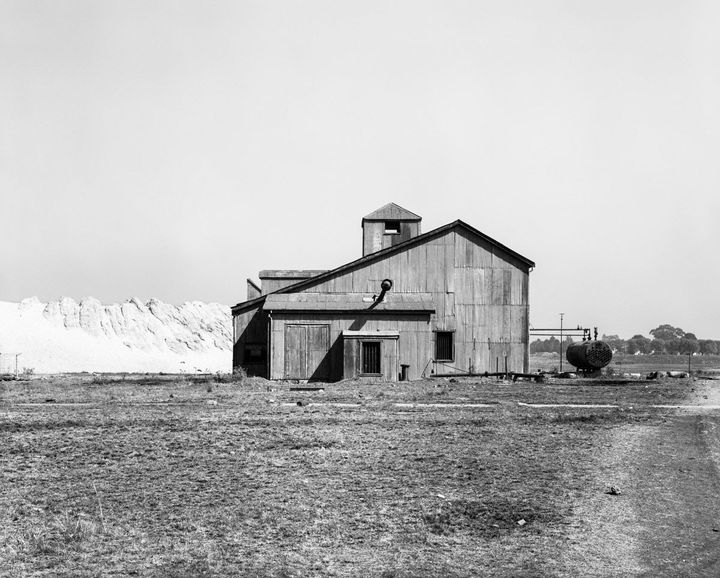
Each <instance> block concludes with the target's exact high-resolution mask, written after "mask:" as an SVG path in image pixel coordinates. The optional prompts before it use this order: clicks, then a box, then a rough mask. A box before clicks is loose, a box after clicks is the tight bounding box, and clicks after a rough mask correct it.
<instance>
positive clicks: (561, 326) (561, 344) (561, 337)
mask: <svg viewBox="0 0 720 578" xmlns="http://www.w3.org/2000/svg"><path fill="white" fill-rule="evenodd" d="M564 316H565V314H564V313H561V314H560V373H562V355H563V351H562V347H563V336H562V331H563V317H564Z"/></svg>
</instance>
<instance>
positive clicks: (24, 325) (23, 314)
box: [0, 297, 232, 373]
mask: <svg viewBox="0 0 720 578" xmlns="http://www.w3.org/2000/svg"><path fill="white" fill-rule="evenodd" d="M231 342H232V321H231V315H230V308H229V307H227V306H225V305H220V304H218V303H203V302H200V301H191V302H186V303H183V304H182V305H169V304H167V303H163V302H162V301H158V300H157V299H151V300H150V301H147V302H145V303H143V302H142V301H141V300H139V299H137V298H135V297H133V298H132V299H130V300H128V301H126V302H125V303H114V304H112V305H103V304H102V303H100V301H98V300H97V299H94V298H92V297H88V298H85V299H83V300H81V301H80V303H78V302H76V301H75V300H74V299H71V298H68V297H63V298H61V299H59V300H58V301H51V302H50V303H41V302H40V301H38V299H37V298H36V297H32V298H29V299H25V300H23V301H22V302H20V303H8V302H4V301H0V355H10V354H15V353H20V354H22V355H21V356H20V357H19V358H18V367H19V368H20V371H21V372H22V369H23V368H31V369H33V370H34V371H35V373H63V372H78V371H91V372H92V371H96V372H125V371H127V372H161V371H163V372H183V373H197V372H206V371H207V372H217V371H223V372H226V371H230V369H231V365H232V351H231V348H232V343H231Z"/></svg>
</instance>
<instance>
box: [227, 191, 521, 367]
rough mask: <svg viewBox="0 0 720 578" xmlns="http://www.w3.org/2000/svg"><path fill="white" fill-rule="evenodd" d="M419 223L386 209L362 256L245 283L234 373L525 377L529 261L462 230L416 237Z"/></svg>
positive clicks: (374, 221)
mask: <svg viewBox="0 0 720 578" xmlns="http://www.w3.org/2000/svg"><path fill="white" fill-rule="evenodd" d="M421 220H422V219H421V218H420V217H419V216H418V215H416V214H414V213H411V212H410V211H408V210H406V209H403V208H402V207H399V206H398V205H396V204H394V203H390V204H388V205H385V206H384V207H381V208H380V209H378V210H377V211H375V212H373V213H370V214H369V215H367V216H366V217H364V218H363V219H362V230H363V243H362V247H363V256H362V257H360V258H359V259H357V260H355V261H352V262H350V263H346V264H344V265H341V266H340V267H337V268H335V269H332V270H329V271H325V270H322V271H319V270H297V271H295V270H265V271H261V272H260V285H257V284H256V283H254V282H253V281H251V280H248V295H247V299H248V300H247V301H245V302H243V303H238V304H237V305H235V306H234V307H233V308H232V314H233V343H234V346H233V367H234V368H243V369H244V370H245V371H246V372H247V373H248V375H258V376H262V377H267V378H269V379H297V380H319V381H337V380H340V379H347V378H356V377H370V378H374V379H383V380H387V381H395V380H397V379H399V378H400V376H404V377H406V378H407V379H417V378H420V377H422V376H424V375H431V374H433V373H442V374H445V373H465V372H472V373H482V372H485V371H488V372H495V371H497V370H499V371H505V369H507V370H509V371H523V372H527V371H528V364H529V363H528V355H529V348H528V327H529V325H528V313H529V311H528V308H529V305H528V286H529V273H530V270H531V269H532V268H533V267H534V266H535V264H534V263H533V262H532V261H531V260H530V259H528V258H526V257H523V256H522V255H520V254H518V253H516V252H515V251H513V250H512V249H509V248H508V247H506V246H505V245H502V244H501V243H499V242H498V241H496V240H495V239H492V238H490V237H488V236H487V235H484V234H483V233H481V232H480V231H478V230H477V229H475V228H473V227H471V226H470V225H468V224H467V223H464V222H463V221H460V220H458V221H454V222H452V223H449V224H447V225H444V226H442V227H439V228H437V229H434V230H432V231H430V232H428V233H421V230H420V224H421Z"/></svg>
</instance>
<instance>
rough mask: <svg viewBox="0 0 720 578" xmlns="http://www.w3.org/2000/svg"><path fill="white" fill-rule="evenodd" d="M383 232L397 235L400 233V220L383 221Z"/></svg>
mask: <svg viewBox="0 0 720 578" xmlns="http://www.w3.org/2000/svg"><path fill="white" fill-rule="evenodd" d="M385 234H386V235H399V234H400V221H385Z"/></svg>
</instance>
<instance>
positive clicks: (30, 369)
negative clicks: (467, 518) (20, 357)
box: [22, 367, 35, 375]
mask: <svg viewBox="0 0 720 578" xmlns="http://www.w3.org/2000/svg"><path fill="white" fill-rule="evenodd" d="M22 374H23V375H34V374H35V368H34V367H23V369H22Z"/></svg>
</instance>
